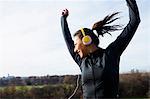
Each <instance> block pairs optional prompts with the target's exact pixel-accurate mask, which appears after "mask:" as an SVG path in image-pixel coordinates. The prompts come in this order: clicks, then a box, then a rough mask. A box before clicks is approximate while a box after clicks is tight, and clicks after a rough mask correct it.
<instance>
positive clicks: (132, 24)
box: [107, 0, 140, 56]
mask: <svg viewBox="0 0 150 99" xmlns="http://www.w3.org/2000/svg"><path fill="white" fill-rule="evenodd" d="M126 2H127V5H128V8H129V18H130V20H129V23H128V24H127V26H126V27H125V28H124V30H123V31H122V33H121V34H120V35H119V36H118V37H117V39H116V40H115V41H114V42H113V43H111V44H110V45H109V46H108V47H107V49H108V50H111V52H113V53H114V54H115V55H117V56H120V55H121V54H122V52H123V51H124V50H125V48H126V47H127V45H128V44H129V42H130V41H131V39H132V37H133V35H134V34H135V32H136V30H137V27H138V25H139V23H140V17H139V11H138V7H137V4H136V1H135V0H126Z"/></svg>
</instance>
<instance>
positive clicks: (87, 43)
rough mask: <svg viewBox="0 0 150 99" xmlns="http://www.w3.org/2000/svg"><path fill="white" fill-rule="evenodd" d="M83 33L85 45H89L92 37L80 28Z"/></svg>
mask: <svg viewBox="0 0 150 99" xmlns="http://www.w3.org/2000/svg"><path fill="white" fill-rule="evenodd" d="M80 30H81V33H82V35H83V38H82V42H83V44H84V45H89V44H91V43H92V38H91V37H90V36H89V35H85V32H84V30H83V28H81V29H80Z"/></svg>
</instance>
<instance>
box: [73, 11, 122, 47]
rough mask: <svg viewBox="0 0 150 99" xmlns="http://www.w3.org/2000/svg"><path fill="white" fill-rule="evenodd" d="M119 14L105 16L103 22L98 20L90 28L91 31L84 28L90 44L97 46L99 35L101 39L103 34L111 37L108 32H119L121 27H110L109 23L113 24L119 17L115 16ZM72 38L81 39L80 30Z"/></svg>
mask: <svg viewBox="0 0 150 99" xmlns="http://www.w3.org/2000/svg"><path fill="white" fill-rule="evenodd" d="M117 14H119V12H116V13H113V14H111V15H107V16H106V17H105V18H104V19H103V20H100V21H98V22H96V23H94V25H93V26H92V29H88V28H84V29H83V30H84V32H85V34H86V35H89V36H90V37H91V38H92V43H94V44H95V45H97V46H98V44H99V39H98V37H99V36H100V35H101V36H102V37H103V36H104V34H106V33H108V34H110V35H111V33H110V32H113V31H117V30H121V29H122V28H121V27H122V26H121V25H110V23H112V22H114V21H115V20H117V19H119V17H116V18H115V16H116V15H117ZM94 30H96V33H97V35H96V34H94V32H93V31H94ZM74 36H79V38H80V39H82V37H83V35H82V33H81V30H78V31H77V32H76V33H75V34H74Z"/></svg>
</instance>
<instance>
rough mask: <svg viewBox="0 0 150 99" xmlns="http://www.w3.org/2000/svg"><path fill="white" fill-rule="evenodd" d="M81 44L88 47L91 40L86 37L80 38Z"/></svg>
mask: <svg viewBox="0 0 150 99" xmlns="http://www.w3.org/2000/svg"><path fill="white" fill-rule="evenodd" d="M82 42H83V44H84V45H89V44H91V43H92V38H91V37H90V36H88V35H86V36H84V37H83V38H82Z"/></svg>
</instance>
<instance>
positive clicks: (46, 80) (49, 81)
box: [0, 72, 150, 99]
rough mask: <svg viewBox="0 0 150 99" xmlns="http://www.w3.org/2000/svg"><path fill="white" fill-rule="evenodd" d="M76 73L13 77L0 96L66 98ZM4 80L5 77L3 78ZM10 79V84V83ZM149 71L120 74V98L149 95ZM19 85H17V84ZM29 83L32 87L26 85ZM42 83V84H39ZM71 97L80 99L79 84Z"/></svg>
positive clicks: (3, 87)
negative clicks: (17, 79) (18, 78)
mask: <svg viewBox="0 0 150 99" xmlns="http://www.w3.org/2000/svg"><path fill="white" fill-rule="evenodd" d="M76 78H77V75H65V76H43V77H29V78H28V79H27V78H26V79H24V80H20V81H21V82H23V83H16V81H15V80H14V79H16V78H13V80H12V79H11V80H10V81H8V82H9V83H8V85H7V86H6V85H5V84H6V83H3V84H4V86H2V83H1V86H2V87H1V88H0V98H7V99H20V98H21V99H23V98H24V99H25V98H28V99H39V98H44V99H66V98H68V97H69V96H70V95H71V94H72V93H73V91H74V89H75V86H76ZM5 80H6V79H5ZM11 81H12V84H11ZM149 83H150V73H146V72H145V73H141V72H131V73H126V74H120V87H119V95H120V97H121V98H148V97H150V86H149ZM17 84H18V85H19V87H18V85H17ZM27 85H31V86H32V87H30V88H29V87H28V86H27ZM40 85H43V86H40ZM73 98H77V99H82V87H81V84H80V86H79V89H78V90H77V93H76V94H75V96H74V97H73Z"/></svg>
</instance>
